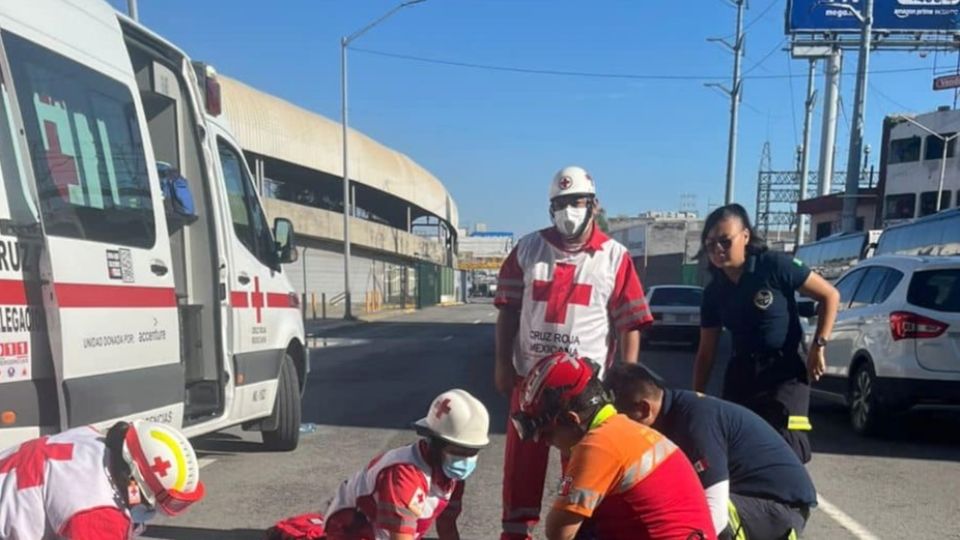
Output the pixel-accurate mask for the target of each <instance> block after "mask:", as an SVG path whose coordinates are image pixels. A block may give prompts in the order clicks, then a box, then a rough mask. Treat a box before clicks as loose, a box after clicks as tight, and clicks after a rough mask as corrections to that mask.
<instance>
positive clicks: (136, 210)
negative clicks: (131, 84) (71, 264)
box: [3, 32, 156, 247]
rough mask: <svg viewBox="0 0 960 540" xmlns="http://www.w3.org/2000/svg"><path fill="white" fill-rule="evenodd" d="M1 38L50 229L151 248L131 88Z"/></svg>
mask: <svg viewBox="0 0 960 540" xmlns="http://www.w3.org/2000/svg"><path fill="white" fill-rule="evenodd" d="M3 40H4V44H5V46H6V49H7V55H8V57H9V59H10V67H11V72H12V74H13V79H14V85H15V86H16V90H17V99H18V102H19V104H20V111H21V114H22V116H23V124H24V129H25V134H26V138H27V144H28V147H29V152H30V157H31V161H32V163H33V169H34V176H35V177H36V182H37V192H38V196H39V199H40V212H41V213H42V215H43V221H44V227H45V229H46V232H47V234H50V235H53V236H65V237H70V238H80V239H84V240H93V241H97V242H106V243H111V244H120V245H127V246H135V247H151V246H153V244H154V241H155V240H156V224H155V222H154V213H153V201H152V199H151V195H150V177H149V176H148V173H147V162H146V155H145V153H144V148H143V139H142V136H141V134H140V125H139V122H138V118H137V113H136V105H135V103H134V100H133V96H132V94H131V93H130V90H129V88H128V87H127V86H125V85H124V84H121V83H120V82H118V81H116V80H114V79H111V78H109V77H107V76H105V75H103V74H101V73H99V72H97V71H94V70H93V69H90V68H88V67H86V66H84V65H83V64H79V63H77V62H74V61H72V60H70V59H68V58H66V57H63V56H60V55H59V54H56V53H54V52H52V51H49V50H47V49H44V48H41V47H39V46H38V45H36V44H33V43H31V42H29V41H27V40H25V39H23V38H21V37H18V36H16V35H14V34H11V33H9V32H7V33H4V35H3Z"/></svg>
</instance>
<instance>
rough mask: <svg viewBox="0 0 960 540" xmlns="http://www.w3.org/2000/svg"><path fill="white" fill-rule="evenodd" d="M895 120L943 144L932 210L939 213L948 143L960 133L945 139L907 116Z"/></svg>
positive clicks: (959, 135)
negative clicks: (934, 203)
mask: <svg viewBox="0 0 960 540" xmlns="http://www.w3.org/2000/svg"><path fill="white" fill-rule="evenodd" d="M897 119H898V120H903V121H905V122H909V123H911V124H913V125H915V126H917V127H918V128H920V129H922V130H923V131H926V132H927V133H929V134H930V135H933V136H934V137H936V138H938V139H940V140H941V141H942V143H943V151H942V152H941V154H940V181H939V183H938V184H937V206H936V210H934V212H939V211H940V203H941V202H943V177H944V176H945V175H946V173H947V149H948V148H949V146H950V141H953V140H955V139H956V138H957V137H960V133H954V134H953V135H949V136H946V137H945V136H943V135H941V134H939V133H937V132H936V131H934V130H932V129H930V128H928V127H927V126H925V125H923V124H921V123H920V122H917V121H916V120H914V119H913V118H910V117H909V116H903V115H900V116H898V117H897Z"/></svg>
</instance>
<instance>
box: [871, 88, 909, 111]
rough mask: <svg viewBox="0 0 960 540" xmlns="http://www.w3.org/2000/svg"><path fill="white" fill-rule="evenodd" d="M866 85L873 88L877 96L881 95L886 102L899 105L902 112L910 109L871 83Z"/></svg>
mask: <svg viewBox="0 0 960 540" xmlns="http://www.w3.org/2000/svg"><path fill="white" fill-rule="evenodd" d="M867 87H869V88H870V90H873V91H874V92H875V93H876V94H877V95H878V96H880V97H882V98H883V99H885V100H887V102H888V103H890V104H892V105H894V106H896V107H900V109H901V110H903V111H904V112H906V111H910V110H912V108H911V107H907V106H906V105H904V104H903V103H900V102H898V101H897V100H895V99H893V98H892V97H890V96H888V95H887V94H886V93H884V92H883V91H882V90H880V89H879V88H877V87H876V86H874V85H873V83H867Z"/></svg>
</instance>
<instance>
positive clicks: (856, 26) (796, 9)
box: [787, 0, 960, 33]
mask: <svg viewBox="0 0 960 540" xmlns="http://www.w3.org/2000/svg"><path fill="white" fill-rule="evenodd" d="M865 3H866V2H865V1H864V0H788V2H787V33H798V32H838V33H855V32H859V31H860V28H861V25H860V19H858V18H857V16H856V15H855V14H854V13H853V11H851V10H850V9H848V8H847V7H844V6H849V7H852V8H853V9H855V10H857V11H861V10H862V9H864V4H865ZM873 29H874V31H875V32H893V33H915V32H950V33H960V0H874V1H873Z"/></svg>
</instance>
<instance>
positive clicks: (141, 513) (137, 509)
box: [130, 504, 157, 525]
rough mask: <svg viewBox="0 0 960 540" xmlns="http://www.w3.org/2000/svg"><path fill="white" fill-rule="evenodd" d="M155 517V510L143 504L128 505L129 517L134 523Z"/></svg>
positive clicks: (141, 522)
mask: <svg viewBox="0 0 960 540" xmlns="http://www.w3.org/2000/svg"><path fill="white" fill-rule="evenodd" d="M155 517H157V511H156V509H154V508H151V507H149V506H147V505H145V504H135V505H133V506H131V507H130V519H131V520H132V521H133V522H134V523H135V524H138V525H139V524H144V525H145V524H146V523H148V522H149V521H150V520H152V519H153V518H155Z"/></svg>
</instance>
